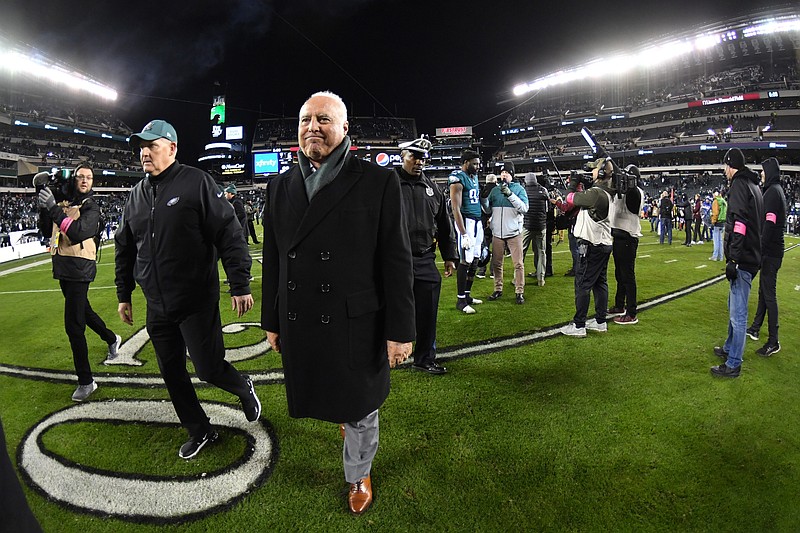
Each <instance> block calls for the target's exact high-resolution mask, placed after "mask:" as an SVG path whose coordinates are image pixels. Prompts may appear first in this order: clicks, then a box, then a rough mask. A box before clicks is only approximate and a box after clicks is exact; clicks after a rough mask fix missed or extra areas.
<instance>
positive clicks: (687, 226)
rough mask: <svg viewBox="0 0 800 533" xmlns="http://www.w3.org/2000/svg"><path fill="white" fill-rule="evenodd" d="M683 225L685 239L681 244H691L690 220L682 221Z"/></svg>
mask: <svg viewBox="0 0 800 533" xmlns="http://www.w3.org/2000/svg"><path fill="white" fill-rule="evenodd" d="M683 224H684V228H683V229H685V230H686V239H685V240H684V241H683V244H686V245H689V244H692V221H691V220H690V219H686V220H684V222H683Z"/></svg>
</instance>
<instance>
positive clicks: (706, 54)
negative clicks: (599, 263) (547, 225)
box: [496, 9, 800, 174]
mask: <svg viewBox="0 0 800 533" xmlns="http://www.w3.org/2000/svg"><path fill="white" fill-rule="evenodd" d="M765 17H767V15H765V14H763V13H762V14H757V16H755V17H743V18H738V19H735V20H732V21H729V22H726V23H723V24H720V25H714V26H708V27H706V28H702V34H701V35H700V37H697V39H696V40H695V41H691V40H690V39H689V38H688V34H685V35H682V36H679V37H676V40H675V41H672V44H670V45H666V44H664V43H654V44H653V46H652V47H651V48H650V50H651V51H652V50H653V49H659V50H663V51H664V52H665V53H666V52H667V51H668V50H679V49H680V48H681V46H684V49H683V50H682V53H679V54H678V55H676V56H674V57H673V58H672V59H671V60H669V61H666V62H662V63H660V64H650V65H648V66H647V67H646V68H645V67H641V68H625V69H622V68H620V71H617V70H615V69H612V68H610V67H609V65H613V64H617V65H620V63H619V61H617V63H612V62H606V61H602V60H598V61H595V62H593V63H590V64H588V65H586V66H584V67H578V68H576V69H573V70H571V71H567V75H564V76H563V78H562V79H557V78H556V77H555V75H553V76H546V77H544V78H541V79H540V80H536V81H534V82H531V83H530V84H525V86H524V87H523V88H517V92H518V93H522V92H524V91H536V92H533V93H531V96H529V98H528V101H526V103H524V104H523V105H520V106H519V107H518V108H517V109H515V110H514V111H513V112H512V113H510V114H509V116H508V117H507V119H506V121H505V123H504V124H503V126H502V127H501V137H502V139H503V147H502V148H501V150H499V151H498V153H497V154H496V156H497V158H498V159H511V160H513V161H515V163H517V165H518V168H519V169H521V170H523V171H525V170H528V171H531V170H540V169H542V168H550V169H551V170H552V164H553V163H552V162H551V161H550V159H549V158H548V156H547V151H549V152H550V154H551V155H552V156H553V160H554V161H555V163H556V165H558V167H559V168H560V169H562V170H569V169H576V168H580V167H581V166H582V164H583V163H584V162H585V160H587V159H590V158H591V157H592V156H591V154H590V152H589V148H588V146H586V143H585V142H584V141H583V139H582V137H581V135H580V129H581V127H583V126H587V127H589V128H590V129H591V130H592V131H593V132H594V133H595V135H596V137H597V138H598V139H599V140H600V141H601V142H602V143H603V144H604V145H605V146H606V148H607V149H608V150H609V151H610V152H611V154H612V156H614V157H616V158H618V159H620V160H623V161H624V162H625V163H626V164H627V163H635V164H637V165H638V166H639V167H640V168H641V169H642V171H643V172H644V173H651V174H652V173H664V172H674V173H681V172H714V171H717V172H718V171H719V169H720V160H721V159H722V155H723V154H724V152H725V151H726V150H727V149H728V148H730V147H731V146H739V147H740V148H742V149H744V150H746V153H747V154H748V157H750V158H751V159H752V161H759V160H761V158H765V157H767V156H777V157H778V158H779V160H780V161H781V163H782V164H783V166H782V168H783V170H784V171H786V172H790V173H798V172H800V166H798V163H800V109H799V108H800V105H799V103H800V77H798V57H799V56H798V54H799V53H800V15H798V13H797V12H796V9H787V10H783V11H780V12H779V13H777V14H771V15H770V17H771V19H770V20H771V22H769V21H767V20H766V18H765ZM681 39H682V40H681ZM692 42H693V43H694V44H692ZM676 43H678V44H676ZM681 43H683V44H682V45H681ZM659 47H661V48H659ZM640 55H641V54H640ZM640 55H637V54H630V55H629V57H630V58H631V63H635V60H636V59H637V58H638V57H640ZM617 60H619V57H617ZM629 66H630V65H628V67H629ZM593 69H595V70H593ZM622 70H624V72H623V71H622ZM598 72H600V73H601V74H600V75H597V73H598ZM568 78H571V79H572V81H569V82H566V81H563V82H562V80H566V79H568Z"/></svg>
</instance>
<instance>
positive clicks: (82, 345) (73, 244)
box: [39, 163, 122, 402]
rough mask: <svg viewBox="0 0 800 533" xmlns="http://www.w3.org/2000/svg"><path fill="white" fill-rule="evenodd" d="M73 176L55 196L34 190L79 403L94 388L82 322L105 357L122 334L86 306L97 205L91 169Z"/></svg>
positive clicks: (114, 350) (93, 270)
mask: <svg viewBox="0 0 800 533" xmlns="http://www.w3.org/2000/svg"><path fill="white" fill-rule="evenodd" d="M74 175H75V177H74V178H71V177H68V176H67V180H66V182H65V183H64V184H63V186H62V187H61V189H57V190H56V192H57V193H58V195H59V200H60V201H57V199H56V195H55V194H53V191H51V190H50V188H49V187H44V188H43V189H42V190H41V191H39V208H40V211H39V228H40V230H41V231H42V235H47V234H48V233H50V234H52V237H51V239H50V254H51V255H52V256H53V278H55V279H57V280H59V284H60V285H61V292H62V293H63V294H64V330H65V331H66V332H67V337H68V338H69V344H70V347H71V348H72V360H73V362H74V364H75V373H76V374H77V375H78V388H77V389H75V392H74V393H73V394H72V399H73V400H74V401H76V402H82V401H83V400H85V399H86V398H88V397H89V395H90V394H92V393H93V392H94V391H95V390H97V383H95V381H94V378H93V377H92V369H91V367H90V366H89V349H88V346H87V344H86V336H85V335H84V333H85V332H86V326H89V328H90V329H91V330H92V331H94V332H95V333H97V335H99V336H100V338H101V339H103V342H105V343H106V344H108V354H107V357H108V359H114V358H115V357H116V356H117V349H118V348H119V345H120V342H121V340H122V339H121V338H120V336H119V335H116V334H115V333H114V332H113V331H111V330H110V329H108V328H107V327H106V324H105V322H103V319H102V318H100V317H99V316H98V315H97V313H95V312H94V310H93V309H92V306H91V305H90V304H89V298H88V293H89V283H91V282H92V281H94V278H95V275H96V274H97V263H96V260H97V242H96V241H95V236H97V235H98V234H99V231H100V229H99V227H98V226H99V222H100V207H99V206H98V205H97V203H95V201H94V199H93V198H92V195H93V193H92V182H93V180H94V172H93V170H92V167H90V166H89V165H88V164H86V163H81V164H80V165H78V167H77V168H76V169H75V173H74Z"/></svg>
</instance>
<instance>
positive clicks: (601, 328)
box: [586, 318, 608, 333]
mask: <svg viewBox="0 0 800 533" xmlns="http://www.w3.org/2000/svg"><path fill="white" fill-rule="evenodd" d="M586 329H587V330H588V331H598V332H600V333H605V332H606V331H608V322H603V323H602V324H598V323H597V319H595V318H590V319H589V320H587V321H586Z"/></svg>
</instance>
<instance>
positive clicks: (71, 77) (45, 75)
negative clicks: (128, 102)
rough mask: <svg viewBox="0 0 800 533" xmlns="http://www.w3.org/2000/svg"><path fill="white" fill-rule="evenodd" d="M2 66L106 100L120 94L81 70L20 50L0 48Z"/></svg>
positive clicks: (114, 98) (13, 72)
mask: <svg viewBox="0 0 800 533" xmlns="http://www.w3.org/2000/svg"><path fill="white" fill-rule="evenodd" d="M0 68H3V69H5V70H7V71H9V72H10V73H11V74H16V73H22V74H29V75H31V76H34V77H36V78H40V79H42V80H46V81H49V82H52V83H57V84H60V85H64V86H66V87H70V88H72V89H77V90H81V91H85V92H88V93H89V94H93V95H95V96H99V97H100V98H103V99H105V100H112V101H113V100H116V99H117V96H118V95H117V91H115V90H114V89H112V88H111V87H107V86H105V85H103V84H102V83H100V82H98V81H95V80H92V79H91V78H89V77H87V76H84V75H83V74H80V73H79V72H74V71H70V70H68V69H67V68H65V67H64V66H62V65H58V64H56V63H52V62H49V61H47V60H45V59H43V58H41V57H32V56H28V55H26V54H24V53H22V52H20V51H18V50H2V49H0Z"/></svg>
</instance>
